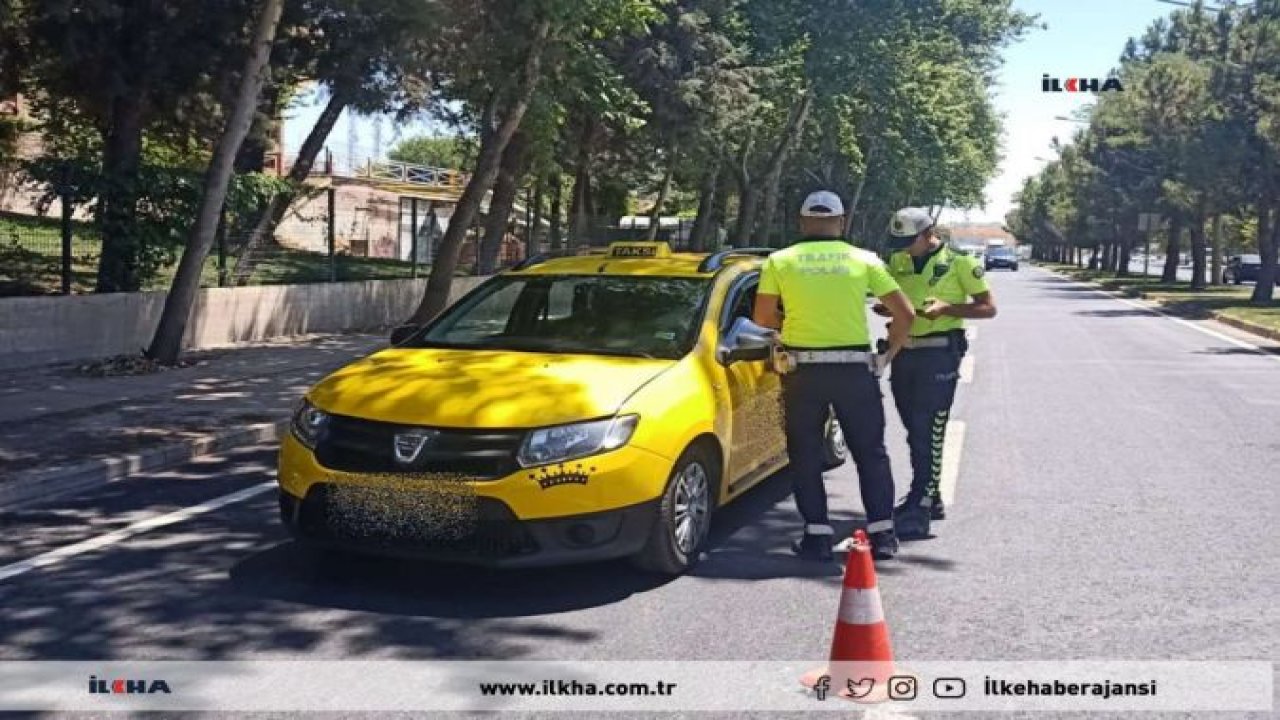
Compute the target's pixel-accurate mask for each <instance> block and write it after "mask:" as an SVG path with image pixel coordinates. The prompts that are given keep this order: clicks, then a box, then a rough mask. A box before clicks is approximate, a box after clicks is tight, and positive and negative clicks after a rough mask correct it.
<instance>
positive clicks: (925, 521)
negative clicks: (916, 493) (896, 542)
mask: <svg viewBox="0 0 1280 720" xmlns="http://www.w3.org/2000/svg"><path fill="white" fill-rule="evenodd" d="M930 514H931V513H930V512H929V508H927V507H922V506H920V504H918V503H903V504H902V505H900V506H899V507H898V508H897V509H896V510H895V511H894V513H893V527H894V529H895V530H897V531H898V537H900V538H902V539H903V540H922V539H924V538H927V537H929V520H930Z"/></svg>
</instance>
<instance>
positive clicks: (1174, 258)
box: [1160, 217, 1184, 283]
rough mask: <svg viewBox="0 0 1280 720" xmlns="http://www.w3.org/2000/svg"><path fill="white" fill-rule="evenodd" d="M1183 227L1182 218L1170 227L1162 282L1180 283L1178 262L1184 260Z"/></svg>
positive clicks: (1173, 222)
mask: <svg viewBox="0 0 1280 720" xmlns="http://www.w3.org/2000/svg"><path fill="white" fill-rule="evenodd" d="M1183 225H1184V223H1183V221H1182V218H1181V217H1174V218H1173V221H1172V222H1171V223H1170V225H1169V240H1168V243H1167V244H1166V245H1165V249H1164V272H1163V273H1161V275H1160V282H1163V283H1174V282H1177V281H1178V261H1179V260H1181V259H1182V227H1183Z"/></svg>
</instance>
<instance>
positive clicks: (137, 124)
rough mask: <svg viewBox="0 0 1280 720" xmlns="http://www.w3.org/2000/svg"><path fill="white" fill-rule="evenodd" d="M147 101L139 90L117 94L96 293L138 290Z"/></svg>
mask: <svg viewBox="0 0 1280 720" xmlns="http://www.w3.org/2000/svg"><path fill="white" fill-rule="evenodd" d="M142 130H143V100H142V99H141V97H140V96H139V95H138V94H134V93H129V94H125V95H122V96H120V97H117V98H116V99H115V101H114V102H113V103H112V105H111V120H110V127H109V128H108V130H107V131H106V133H105V134H104V136H103V149H102V175H103V179H104V186H103V190H102V198H101V209H100V212H99V214H98V218H99V222H100V224H101V229H102V256H101V258H99V260H98V281H97V286H96V288H95V291H96V292H100V293H107V292H136V291H137V290H139V289H141V287H142V277H141V274H140V273H139V268H138V261H139V254H140V253H139V251H140V249H141V248H140V247H139V242H138V234H137V223H138V169H139V167H140V166H141V165H142Z"/></svg>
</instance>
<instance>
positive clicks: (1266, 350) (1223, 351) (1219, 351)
mask: <svg viewBox="0 0 1280 720" xmlns="http://www.w3.org/2000/svg"><path fill="white" fill-rule="evenodd" d="M1196 354H1197V355H1275V356H1277V357H1280V345H1270V346H1265V347H1259V348H1258V349H1257V350H1252V349H1250V348H1242V347H1212V348H1205V349H1204V350H1197V351H1196Z"/></svg>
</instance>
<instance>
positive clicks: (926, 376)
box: [889, 331, 968, 507]
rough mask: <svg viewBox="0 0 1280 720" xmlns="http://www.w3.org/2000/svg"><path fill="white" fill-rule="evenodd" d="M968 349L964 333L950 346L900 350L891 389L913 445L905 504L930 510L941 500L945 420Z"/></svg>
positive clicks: (945, 435)
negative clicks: (910, 475) (962, 361)
mask: <svg viewBox="0 0 1280 720" xmlns="http://www.w3.org/2000/svg"><path fill="white" fill-rule="evenodd" d="M967 350H968V347H967V343H966V342H965V339H964V335H963V331H957V333H955V334H953V336H952V344H951V347H947V348H921V349H919V350H903V351H902V352H900V353H898V356H897V357H896V358H894V360H893V370H892V372H891V374H890V377H889V386H890V388H892V390H893V402H894V405H896V406H897V408H898V417H900V418H901V419H902V425H903V427H905V428H906V429H907V444H908V445H909V446H910V447H911V474H912V477H911V491H910V492H908V493H907V499H906V502H907V503H910V504H915V505H922V506H924V507H931V506H932V505H933V503H934V501H935V500H936V499H937V498H938V497H939V485H940V484H941V482H942V448H943V444H944V442H945V441H946V437H947V421H948V419H949V418H950V416H951V403H952V402H953V401H954V400H955V397H956V383H957V382H958V381H959V379H960V360H961V359H962V358H963V357H964V354H965V352H966V351H967Z"/></svg>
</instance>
